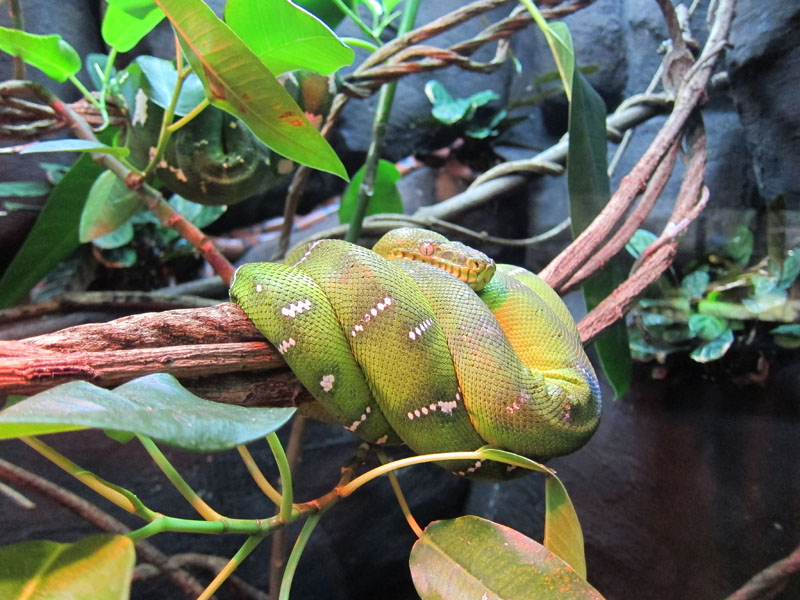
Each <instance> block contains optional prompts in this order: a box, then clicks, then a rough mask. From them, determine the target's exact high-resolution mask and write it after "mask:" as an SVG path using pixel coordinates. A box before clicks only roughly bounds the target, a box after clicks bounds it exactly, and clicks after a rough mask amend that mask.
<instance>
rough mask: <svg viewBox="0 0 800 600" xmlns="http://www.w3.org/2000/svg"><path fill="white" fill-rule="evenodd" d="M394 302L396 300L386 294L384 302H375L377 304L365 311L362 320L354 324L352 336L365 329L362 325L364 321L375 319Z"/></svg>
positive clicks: (351, 331)
mask: <svg viewBox="0 0 800 600" xmlns="http://www.w3.org/2000/svg"><path fill="white" fill-rule="evenodd" d="M392 302H395V300H394V299H393V298H390V297H389V296H386V297H385V298H384V299H383V301H382V302H378V303H377V304H375V306H373V307H372V308H370V309H369V310H368V311H367V312H366V313H364V316H363V317H362V318H361V320H360V321H359V322H358V323H356V324H355V325H353V328H352V329H351V330H350V336H351V337H356V336H357V335H358V334H359V333H361V332H362V331H364V325H362V323H369V322H370V321H372V320H373V319H375V318H377V317H378V315H379V314H380V313H382V312H383V311H384V310H386V309H387V308H388V307H389V306H391V305H392Z"/></svg>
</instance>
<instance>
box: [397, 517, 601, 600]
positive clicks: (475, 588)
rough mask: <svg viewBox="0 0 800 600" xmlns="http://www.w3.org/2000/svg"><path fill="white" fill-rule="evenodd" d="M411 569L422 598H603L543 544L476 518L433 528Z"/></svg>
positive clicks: (439, 523) (418, 548)
mask: <svg viewBox="0 0 800 600" xmlns="http://www.w3.org/2000/svg"><path fill="white" fill-rule="evenodd" d="M409 565H410V568H411V577H412V579H413V580H414V586H415V587H416V588H417V592H418V593H419V595H420V597H421V598H422V600H442V599H447V600H460V599H462V598H463V599H467V598H474V599H476V600H477V599H481V600H530V599H531V598H536V600H548V599H553V600H567V599H579V598H580V599H587V600H588V599H598V598H602V596H601V595H600V594H599V593H598V591H597V590H595V589H594V588H593V587H592V586H591V585H589V583H587V582H586V580H585V579H584V578H583V577H581V576H580V575H579V574H578V573H576V572H575V571H574V570H573V569H572V568H571V567H570V566H569V565H568V564H567V563H565V562H564V561H563V560H561V559H560V558H559V557H558V556H556V555H555V554H553V553H552V552H550V551H549V550H548V549H547V548H545V547H544V546H542V545H541V544H539V543H538V542H536V541H534V540H532V539H530V538H528V537H525V536H524V535H522V534H521V533H520V532H518V531H515V530H513V529H511V528H510V527H506V526H504V525H499V524H497V523H493V522H491V521H487V520H486V519H481V518H480V517H476V516H472V515H468V516H465V517H459V518H457V519H452V520H448V521H434V522H433V523H431V524H430V525H428V526H427V527H426V528H425V531H424V533H423V535H422V537H421V538H420V539H419V540H417V542H416V543H415V544H414V547H413V548H412V550H411V557H410V559H409Z"/></svg>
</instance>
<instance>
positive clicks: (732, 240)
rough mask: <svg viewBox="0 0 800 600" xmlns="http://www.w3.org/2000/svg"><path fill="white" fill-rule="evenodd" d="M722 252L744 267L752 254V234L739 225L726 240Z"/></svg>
mask: <svg viewBox="0 0 800 600" xmlns="http://www.w3.org/2000/svg"><path fill="white" fill-rule="evenodd" d="M723 251H724V252H725V253H726V254H727V255H728V256H730V257H731V258H732V259H733V260H734V261H736V263H738V264H739V265H741V266H744V265H746V264H747V263H748V262H749V261H750V256H751V255H752V254H753V232H752V231H750V229H748V228H747V227H745V226H744V225H739V227H737V228H736V231H735V232H734V234H733V235H732V236H730V237H729V238H728V239H727V240H726V242H725V245H724V246H723Z"/></svg>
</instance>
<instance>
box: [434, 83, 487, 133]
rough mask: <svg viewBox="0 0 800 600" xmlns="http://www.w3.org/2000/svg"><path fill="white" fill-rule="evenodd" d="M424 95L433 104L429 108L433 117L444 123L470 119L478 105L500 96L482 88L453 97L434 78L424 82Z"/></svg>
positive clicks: (449, 123)
mask: <svg viewBox="0 0 800 600" xmlns="http://www.w3.org/2000/svg"><path fill="white" fill-rule="evenodd" d="M425 95H426V96H427V97H428V100H430V102H431V104H432V105H433V107H432V108H431V114H432V115H433V118H435V119H436V120H437V121H439V122H440V123H444V124H445V125H453V124H454V123H457V122H458V121H461V120H462V119H470V118H471V117H472V116H473V115H474V114H475V111H476V110H477V109H478V108H479V107H481V106H483V105H484V104H488V103H489V102H491V101H492V100H497V99H498V98H500V96H498V95H497V94H496V93H495V92H493V91H492V90H483V91H481V92H478V93H477V94H473V95H472V96H470V97H469V98H453V96H451V95H450V92H448V91H447V89H445V87H444V86H443V85H442V84H441V83H439V82H438V81H436V80H435V79H432V80H431V81H429V82H428V83H426V84H425Z"/></svg>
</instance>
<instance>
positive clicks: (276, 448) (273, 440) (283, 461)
mask: <svg viewBox="0 0 800 600" xmlns="http://www.w3.org/2000/svg"><path fill="white" fill-rule="evenodd" d="M267 443H268V444H269V448H270V450H272V454H273V456H274V457H275V462H276V463H277V464H278V472H279V473H280V475H281V503H280V513H279V516H280V518H281V520H282V521H285V522H289V520H290V519H291V516H292V505H293V503H294V498H293V493H292V470H291V468H290V467H289V461H288V460H287V458H286V452H284V450H283V445H282V444H281V441H280V440H279V439H278V434H277V433H275V432H274V431H273V432H272V433H269V434H267Z"/></svg>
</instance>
